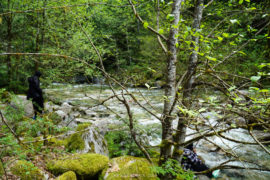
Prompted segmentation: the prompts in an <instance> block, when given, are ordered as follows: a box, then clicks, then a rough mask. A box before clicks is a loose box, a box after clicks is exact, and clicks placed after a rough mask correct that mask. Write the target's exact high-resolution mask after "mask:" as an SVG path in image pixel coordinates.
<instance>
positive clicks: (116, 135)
mask: <svg viewBox="0 0 270 180" xmlns="http://www.w3.org/2000/svg"><path fill="white" fill-rule="evenodd" d="M105 138H106V140H107V142H108V149H109V156H110V157H111V158H113V157H118V156H123V155H131V156H137V157H140V156H143V154H142V152H141V151H140V149H139V148H138V146H137V145H136V144H135V143H134V141H133V140H132V138H131V136H130V134H129V133H128V132H126V131H111V132H108V133H107V134H106V135H105Z"/></svg>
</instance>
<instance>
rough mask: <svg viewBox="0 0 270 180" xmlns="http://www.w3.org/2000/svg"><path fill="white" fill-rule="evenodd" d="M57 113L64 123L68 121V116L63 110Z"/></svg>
mask: <svg viewBox="0 0 270 180" xmlns="http://www.w3.org/2000/svg"><path fill="white" fill-rule="evenodd" d="M55 113H56V114H57V115H58V116H60V117H61V119H62V120H63V121H64V120H66V119H68V115H67V114H66V113H65V112H64V111H62V110H57V111H55Z"/></svg>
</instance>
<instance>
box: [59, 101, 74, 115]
mask: <svg viewBox="0 0 270 180" xmlns="http://www.w3.org/2000/svg"><path fill="white" fill-rule="evenodd" d="M61 110H62V111H63V112H65V113H66V114H69V113H70V112H71V110H72V106H71V105H69V104H68V103H67V102H64V103H63V104H62V105H61Z"/></svg>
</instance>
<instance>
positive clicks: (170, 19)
mask: <svg viewBox="0 0 270 180" xmlns="http://www.w3.org/2000/svg"><path fill="white" fill-rule="evenodd" d="M166 19H168V20H169V21H173V20H174V15H173V14H168V15H167V17H166Z"/></svg>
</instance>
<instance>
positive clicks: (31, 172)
mask: <svg viewBox="0 0 270 180" xmlns="http://www.w3.org/2000/svg"><path fill="white" fill-rule="evenodd" d="M10 170H11V172H12V174H14V175H16V176H18V177H20V179H21V180H29V179H35V180H42V179H44V175H43V174H42V172H41V170H39V169H38V168H37V167H36V166H35V165H34V164H33V163H31V162H29V161H26V160H18V161H16V162H15V164H14V165H13V166H12V167H11V168H10Z"/></svg>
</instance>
